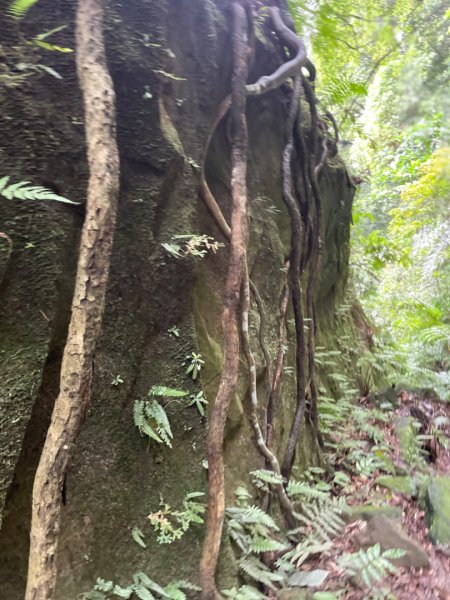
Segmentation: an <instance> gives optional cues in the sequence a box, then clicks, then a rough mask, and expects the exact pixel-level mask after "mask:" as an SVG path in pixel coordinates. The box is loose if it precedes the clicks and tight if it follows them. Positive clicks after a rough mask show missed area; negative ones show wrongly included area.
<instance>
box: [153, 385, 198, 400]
mask: <svg viewBox="0 0 450 600" xmlns="http://www.w3.org/2000/svg"><path fill="white" fill-rule="evenodd" d="M148 395H149V396H162V397H164V398H183V397H184V396H187V395H188V392H185V391H183V390H176V389H173V388H169V387H165V386H164V385H152V387H151V388H150V391H149V392H148Z"/></svg>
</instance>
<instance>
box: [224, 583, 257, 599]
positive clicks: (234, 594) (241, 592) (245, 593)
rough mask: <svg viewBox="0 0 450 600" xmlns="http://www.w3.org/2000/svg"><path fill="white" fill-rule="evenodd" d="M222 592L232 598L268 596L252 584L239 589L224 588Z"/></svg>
mask: <svg viewBox="0 0 450 600" xmlns="http://www.w3.org/2000/svg"><path fill="white" fill-rule="evenodd" d="M221 593H222V594H223V595H224V596H225V597H226V598H231V600H265V598H266V596H265V595H264V594H263V593H262V592H260V591H259V590H258V589H256V588H255V587H253V586H251V585H243V586H241V587H240V588H239V589H238V588H235V587H234V588H231V589H229V590H222V591H221Z"/></svg>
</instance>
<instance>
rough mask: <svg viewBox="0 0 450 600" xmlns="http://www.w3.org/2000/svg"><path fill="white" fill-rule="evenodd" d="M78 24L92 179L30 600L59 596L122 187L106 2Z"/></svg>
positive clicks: (86, 2) (36, 508)
mask: <svg viewBox="0 0 450 600" xmlns="http://www.w3.org/2000/svg"><path fill="white" fill-rule="evenodd" d="M76 27H77V31H76V44H77V70H78V77H79V81H80V85H81V89H82V92H83V96H84V109H85V128H86V140H87V147H88V161H89V169H90V177H89V185H88V193H87V209H86V218H85V222H84V226H83V230H82V235H81V245H80V254H79V260H78V268H77V276H76V282H75V292H74V297H73V302H72V316H71V320H70V325H69V332H68V337H67V342H66V346H65V349H64V355H63V362H62V367H61V377H60V391H59V395H58V398H57V400H56V403H55V407H54V410H53V415H52V420H51V425H50V428H49V430H48V433H47V437H46V440H45V445H44V449H43V452H42V455H41V459H40V462H39V466H38V469H37V472H36V478H35V482H34V488H33V506H32V525H31V534H30V540H31V547H30V556H29V566H28V581H27V589H26V600H47V599H49V598H52V597H53V592H54V587H55V582H56V550H57V543H58V533H59V528H60V518H61V500H62V496H61V492H62V487H63V483H64V477H65V473H66V468H67V463H68V460H69V457H70V451H71V448H72V445H73V443H74V441H75V439H76V438H77V436H78V433H79V431H80V428H81V425H82V422H83V419H84V415H85V412H86V409H87V406H88V404H89V400H90V395H91V379H92V361H93V357H94V351H95V345H96V341H97V338H98V336H99V333H100V327H101V321H102V316H103V309H104V300H105V292H106V285H107V281H108V272H109V264H110V255H111V248H112V242H113V235H114V228H115V220H116V209H117V194H118V188H119V155H118V150H117V144H116V137H115V130H116V116H115V94H114V88H113V84H112V80H111V77H110V75H109V72H108V69H107V66H106V58H105V48H104V41H103V7H102V2H101V0H79V2H78V9H77V25H76Z"/></svg>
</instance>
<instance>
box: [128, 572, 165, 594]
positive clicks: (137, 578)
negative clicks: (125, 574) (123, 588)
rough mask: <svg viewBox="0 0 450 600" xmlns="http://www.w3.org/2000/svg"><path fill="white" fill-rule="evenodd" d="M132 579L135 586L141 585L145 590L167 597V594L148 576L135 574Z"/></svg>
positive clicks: (139, 573) (140, 573)
mask: <svg viewBox="0 0 450 600" xmlns="http://www.w3.org/2000/svg"><path fill="white" fill-rule="evenodd" d="M133 579H134V582H135V584H140V585H143V586H145V587H146V588H147V589H149V590H152V591H153V592H156V593H157V594H159V595H160V596H163V597H167V594H166V592H165V591H164V588H162V587H161V586H160V585H158V584H157V583H156V582H155V581H153V579H150V577H149V576H148V575H146V574H145V573H143V572H142V571H139V572H138V573H135V574H134V576H133Z"/></svg>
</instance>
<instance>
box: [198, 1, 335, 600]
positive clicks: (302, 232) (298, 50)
mask: <svg viewBox="0 0 450 600" xmlns="http://www.w3.org/2000/svg"><path fill="white" fill-rule="evenodd" d="M232 12H233V52H234V70H233V78H232V93H231V94H230V95H229V96H227V97H226V98H225V99H224V100H223V101H222V102H221V104H220V106H219V108H218V111H217V114H216V117H215V119H214V121H213V124H212V126H211V129H210V133H209V135H208V138H207V143H206V146H205V151H204V157H203V164H202V169H201V182H200V195H201V197H202V199H203V201H204V203H205V205H206V206H207V208H208V210H209V211H210V213H211V215H212V217H213V219H214V221H215V223H216V225H217V226H218V228H219V230H220V231H221V233H222V235H223V236H224V237H225V238H226V239H227V240H229V242H230V255H229V265H228V276H227V282H226V287H225V294H224V308H223V315H222V326H223V331H224V366H223V372H222V378H221V381H220V385H219V389H218V392H217V396H216V399H215V402H214V405H213V409H212V414H211V417H210V425H209V432H208V447H207V452H208V466H209V474H208V478H209V499H208V513H207V525H206V537H205V542H204V546H203V553H202V561H201V583H202V597H203V598H205V599H206V598H207V599H213V598H216V597H217V596H218V593H217V590H216V587H215V580H214V577H215V570H216V566H217V560H218V554H219V547H220V539H221V534H222V528H223V520H224V512H225V500H224V498H225V492H224V470H223V435H224V427H225V421H226V416H227V410H228V405H229V402H230V398H231V395H232V394H233V393H234V390H235V388H236V384H237V377H238V361H239V331H240V333H241V337H242V344H243V351H244V354H245V356H246V359H247V364H248V373H249V389H250V412H249V420H250V423H251V425H252V428H253V431H254V435H255V441H256V445H257V447H258V449H259V450H260V452H261V454H262V456H263V457H264V458H265V460H266V464H267V465H268V466H269V467H270V468H271V469H272V470H273V471H274V473H275V474H277V475H280V474H281V473H282V474H283V475H284V477H285V478H286V479H289V476H290V472H291V468H292V464H293V460H294V453H295V447H296V445H297V442H298V438H299V432H300V427H301V425H302V422H303V419H304V415H305V411H306V377H305V353H306V345H305V335H304V318H303V312H302V292H301V283H300V282H301V277H302V274H303V272H304V270H305V269H306V267H307V266H308V278H307V290H306V311H307V316H308V318H309V320H310V325H309V333H308V341H307V361H308V388H309V393H310V419H311V423H312V425H313V429H314V430H317V393H316V388H315V382H314V352H315V307H314V289H315V283H316V276H317V270H318V267H319V264H320V257H321V252H322V231H321V227H322V226H321V203H320V192H319V187H318V180H317V178H318V175H319V174H320V171H321V169H322V168H323V165H324V164H325V161H326V158H327V156H328V145H327V140H325V139H323V140H322V153H321V156H320V159H319V161H317V154H318V149H317V145H318V117H317V109H316V103H315V97H314V92H313V88H312V85H310V83H312V81H313V80H314V78H315V68H314V65H312V63H310V61H308V59H307V57H306V50H305V46H304V44H303V42H302V41H301V40H300V39H299V38H298V36H297V35H296V34H295V32H294V31H292V29H291V28H289V27H288V26H287V25H286V24H285V23H284V21H283V18H282V16H281V13H280V10H279V9H278V8H276V7H272V8H271V9H270V11H269V14H270V19H271V23H272V25H273V28H274V30H275V31H276V33H277V35H278V37H279V39H280V40H281V41H282V42H283V44H284V45H286V46H287V47H288V48H289V51H290V54H291V56H292V58H291V59H290V60H289V61H287V62H286V63H284V64H283V65H281V66H280V67H279V68H278V69H277V70H276V71H275V72H274V73H272V75H265V76H263V77H261V78H260V79H259V80H258V81H257V82H256V83H254V84H250V85H247V84H246V78H247V73H248V62H249V57H251V56H252V50H249V47H248V43H247V39H248V38H247V36H248V35H249V32H250V36H251V35H252V33H251V32H252V31H253V23H252V15H251V11H250V10H249V5H248V4H247V3H246V2H242V3H241V2H239V1H238V0H236V1H235V2H234V3H233V5H232ZM302 67H306V68H307V69H308V71H309V82H308V81H307V80H306V79H305V77H304V76H303V75H302V74H301V68H302ZM291 77H294V90H293V93H292V98H291V105H290V110H289V115H288V120H287V128H286V144H285V148H284V151H283V160H282V177H283V200H284V202H285V204H286V207H287V210H288V213H289V216H290V219H291V249H290V257H289V262H288V274H289V276H288V281H289V285H286V287H285V290H284V292H283V294H282V299H281V302H280V325H279V335H278V350H277V357H276V364H275V370H273V369H272V365H271V360H270V356H269V353H268V351H267V348H266V346H265V344H264V335H263V331H264V328H265V314H264V308H263V303H262V300H261V298H260V296H259V293H258V290H257V288H256V287H255V286H254V284H253V283H252V282H251V281H250V279H249V275H248V266H247V258H246V244H247V213H246V205H247V191H246V160H247V129H246V118H245V104H246V103H245V97H246V96H247V95H259V94H262V93H264V92H267V91H269V90H272V89H274V88H276V87H279V86H280V85H282V84H283V83H284V82H285V81H286V80H287V79H289V78H291ZM302 89H303V92H304V94H305V97H306V100H307V101H308V104H309V108H310V114H311V140H310V145H311V152H310V155H309V159H307V158H306V154H307V152H306V144H305V140H304V139H303V137H302V132H301V126H300V95H301V90H302ZM230 109H231V117H232V127H233V129H232V135H233V138H232V177H231V182H232V214H231V227H230V226H229V225H228V223H227V221H226V219H225V218H224V216H223V213H222V210H221V208H220V206H219V204H218V203H217V201H216V199H215V198H214V195H213V194H212V192H211V191H210V189H209V187H208V184H207V181H206V177H205V163H206V158H207V155H208V151H209V146H210V143H211V140H212V137H213V135H214V133H215V130H216V128H217V126H218V125H219V123H220V121H221V120H222V119H223V118H224V117H225V115H226V114H227V113H228V112H229V111H230ZM333 125H335V123H333ZM336 135H337V134H336ZM299 150H300V153H299V152H298V151H299ZM295 151H297V155H298V157H299V158H300V159H301V160H300V174H299V178H300V180H301V181H300V182H299V181H297V180H295V184H296V185H295V192H294V190H293V174H292V164H293V157H294V152H295ZM250 290H252V293H253V296H254V298H255V302H256V306H257V309H258V312H259V315H260V327H259V339H260V344H261V348H262V351H263V354H264V357H265V361H266V364H267V371H268V379H269V382H270V384H271V385H270V393H269V397H268V404H267V423H266V427H265V432H264V435H263V432H262V429H261V426H260V424H259V420H258V398H257V386H256V365H255V360H254V356H253V353H252V350H251V346H250V339H249V308H250ZM289 293H290V295H291V299H292V307H293V312H294V322H295V331H296V359H295V362H296V408H295V413H294V417H293V420H292V425H291V429H290V433H289V438H288V441H287V445H286V450H285V454H284V458H283V465H282V468H281V469H280V465H279V463H278V460H277V457H276V455H275V454H274V453H273V452H272V450H271V446H272V442H273V422H274V417H275V410H276V401H277V396H278V392H279V387H280V382H281V376H282V369H283V361H284V352H285V351H284V341H285V334H284V319H285V315H286V311H287V305H288V300H289ZM239 298H240V299H241V322H240V324H239V323H238V318H237V312H238V303H239ZM273 487H274V488H275V490H276V492H277V496H278V500H279V503H280V506H281V507H282V509H283V511H284V513H285V515H286V517H287V519H288V521H289V522H290V524H293V523H295V516H294V512H293V509H292V505H291V503H290V500H289V498H288V497H287V495H286V492H285V489H284V486H283V484H282V483H280V484H278V485H274V486H273Z"/></svg>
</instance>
